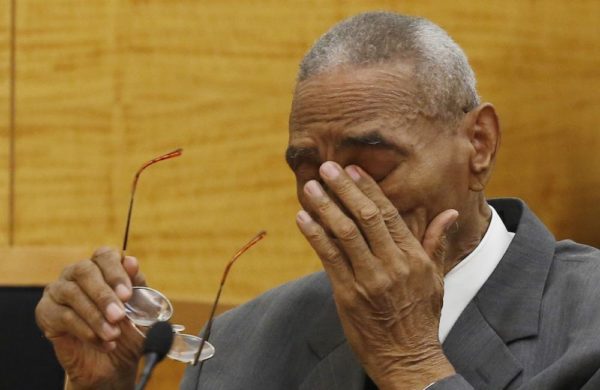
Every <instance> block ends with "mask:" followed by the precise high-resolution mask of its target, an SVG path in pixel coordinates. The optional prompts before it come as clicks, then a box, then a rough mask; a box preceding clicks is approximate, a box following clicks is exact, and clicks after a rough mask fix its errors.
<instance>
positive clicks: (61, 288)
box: [46, 281, 121, 341]
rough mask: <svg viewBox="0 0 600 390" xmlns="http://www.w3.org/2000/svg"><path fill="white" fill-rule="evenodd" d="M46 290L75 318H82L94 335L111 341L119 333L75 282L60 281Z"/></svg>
mask: <svg viewBox="0 0 600 390" xmlns="http://www.w3.org/2000/svg"><path fill="white" fill-rule="evenodd" d="M46 291H47V293H48V296H49V297H50V298H51V299H52V300H53V301H54V302H55V303H57V304H59V305H61V306H65V307H68V308H69V309H71V310H72V311H73V312H74V314H75V315H76V316H77V318H80V319H82V320H83V321H84V322H85V323H86V324H87V326H88V327H89V328H90V329H92V330H93V331H94V333H95V335H96V336H98V337H99V338H101V339H102V340H104V341H111V340H114V339H116V338H117V337H119V335H120V334H121V332H120V330H119V328H118V327H117V326H114V325H111V324H109V323H108V322H107V321H106V319H105V318H104V315H103V314H102V313H101V312H100V310H98V307H96V305H95V304H94V302H92V301H91V300H90V298H89V297H88V296H87V295H86V294H85V293H84V292H83V291H82V290H81V288H80V287H79V286H78V285H77V283H75V282H71V281H61V282H56V283H52V284H50V285H49V286H48V287H47V288H46Z"/></svg>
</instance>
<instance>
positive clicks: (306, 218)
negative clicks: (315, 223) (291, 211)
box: [296, 210, 312, 223]
mask: <svg viewBox="0 0 600 390" xmlns="http://www.w3.org/2000/svg"><path fill="white" fill-rule="evenodd" d="M296 219H297V220H298V222H300V223H308V222H310V221H312V218H311V217H310V215H309V214H308V213H307V212H306V211H304V210H300V211H298V214H296Z"/></svg>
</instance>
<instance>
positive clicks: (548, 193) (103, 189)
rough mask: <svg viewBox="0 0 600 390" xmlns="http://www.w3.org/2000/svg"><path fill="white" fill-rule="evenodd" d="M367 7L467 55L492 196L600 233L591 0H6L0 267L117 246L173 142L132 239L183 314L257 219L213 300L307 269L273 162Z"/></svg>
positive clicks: (19, 273) (43, 272) (21, 280)
mask: <svg viewBox="0 0 600 390" xmlns="http://www.w3.org/2000/svg"><path fill="white" fill-rule="evenodd" d="M377 9H386V10H396V11H399V12H403V13H408V14H413V15H420V16H424V17H426V18H429V19H431V20H432V21H434V22H435V23H437V24H439V25H440V26H441V27H443V28H445V29H446V30H447V31H448V32H449V34H450V35H451V36H452V37H453V38H454V39H455V40H456V41H457V42H458V43H459V44H460V45H461V46H462V47H463V49H464V50H465V52H466V53H467V55H468V57H469V59H470V62H471V64H472V66H473V68H474V69H475V72H476V74H477V77H478V82H479V92H480V95H481V96H482V97H483V100H485V101H489V102H492V103H493V104H494V105H495V106H496V108H497V110H498V112H499V114H500V119H501V125H502V128H503V131H504V135H503V145H502V148H501V152H500V156H499V161H498V164H497V167H496V172H495V175H494V178H493V180H492V182H491V185H490V187H489V191H488V196H490V197H497V196H517V197H520V198H522V199H524V200H525V201H526V202H528V203H529V205H530V207H531V208H532V209H533V210H534V211H535V212H536V213H537V214H538V215H539V216H540V218H541V219H542V220H543V221H544V222H545V223H546V224H547V226H548V227H549V228H550V229H551V230H552V231H553V232H554V233H555V235H556V237H557V238H573V239H575V240H577V241H580V242H583V243H587V244H590V245H595V246H600V233H599V232H600V153H599V151H600V128H599V127H598V125H597V121H598V119H599V115H598V107H600V38H599V37H600V23H598V21H599V17H600V2H598V1H596V0H579V1H568V2H567V1H564V0H546V1H544V2H541V1H534V0H505V1H502V2H488V1H486V2H483V1H482V2H473V1H467V0H459V1H457V0H452V1H450V0H448V1H446V0H443V1H423V0H421V1H416V0H415V1H369V0H360V1H344V0H321V1H300V0H295V1H291V0H286V1H281V0H277V1H276V0H271V1H256V0H252V1H250V0H221V1H200V0H86V1H79V0H44V1H41V0H0V112H1V113H3V114H0V169H1V170H2V172H3V173H2V175H0V217H1V218H0V284H2V285H15V286H25V285H44V284H46V283H48V282H50V281H52V280H54V279H55V278H56V277H57V276H58V273H59V271H60V269H62V268H63V267H64V266H65V265H66V264H68V263H71V262H74V261H77V260H80V259H82V258H85V257H88V256H89V255H90V254H91V253H92V251H93V250H94V248H96V247H98V246H100V245H110V246H114V247H119V246H120V245H121V242H122V235H123V230H124V226H125V218H126V211H127V206H128V200H129V199H128V198H129V192H130V187H131V181H132V178H133V174H134V173H135V171H136V170H137V169H138V168H139V166H140V165H141V164H142V163H143V162H145V161H146V160H148V159H150V158H152V157H154V156H156V155H159V154H162V153H165V152H168V151H170V150H172V149H175V148H177V147H181V148H183V149H184V154H183V156H182V157H180V158H178V159H175V160H170V161H168V162H164V163H162V164H160V165H156V166H153V167H151V168H150V169H149V170H147V171H146V172H145V173H144V175H143V176H142V178H141V180H140V184H139V186H138V195H137V197H136V207H135V210H134V213H133V221H132V228H131V235H130V246H129V248H130V249H129V252H130V253H131V254H133V255H135V256H137V257H138V258H139V259H140V262H141V264H142V268H143V270H144V272H145V274H146V275H147V278H148V280H149V282H150V284H151V285H152V286H153V287H155V288H157V289H159V290H161V291H163V292H165V293H166V295H167V296H169V297H170V298H172V300H173V303H174V307H175V312H176V313H178V314H176V315H179V316H180V320H179V321H180V322H184V323H186V322H187V325H188V328H189V331H191V332H197V331H198V330H199V329H200V326H201V324H202V321H203V319H204V318H205V317H204V316H205V313H206V305H207V302H209V301H211V300H212V299H213V296H214V294H215V292H216V288H217V285H218V281H219V279H220V274H221V272H222V270H223V267H224V265H225V263H226V262H227V260H228V259H229V258H230V257H231V255H232V254H233V253H234V252H235V251H236V249H237V248H238V247H239V246H241V245H242V244H243V243H244V242H245V241H246V240H248V239H249V238H251V237H252V236H253V235H254V234H255V233H256V232H257V231H258V230H260V229H266V230H267V231H268V233H269V234H268V236H267V238H266V239H265V240H264V241H263V242H261V243H260V244H259V245H258V246H257V247H255V248H253V249H252V250H251V251H250V252H248V253H247V254H246V255H245V256H244V257H243V258H242V259H241V260H240V261H239V263H238V264H237V265H236V267H234V269H233V270H232V272H231V274H230V280H229V282H228V285H227V286H226V288H225V292H224V295H223V299H222V301H223V303H224V306H223V308H228V307H232V306H234V305H236V304H239V303H241V302H244V301H246V300H248V299H251V298H252V297H254V296H256V295H257V294H260V293H261V292H263V291H265V290H267V289H269V288H272V287H274V286H276V285H278V284H281V283H283V282H286V281H288V280H291V279H294V278H297V277H299V276H301V275H304V274H307V273H310V272H313V271H318V270H319V269H320V265H319V262H318V260H317V259H316V258H315V256H314V255H313V253H312V252H311V250H310V248H309V247H308V245H307V244H306V243H305V241H304V239H303V238H302V237H301V236H300V234H299V233H298V232H297V229H296V226H295V222H294V216H295V213H296V211H297V210H298V207H299V206H298V204H297V202H296V198H295V186H294V178H293V175H292V174H291V172H290V171H289V170H288V168H287V166H286V165H285V162H284V159H283V153H284V150H285V146H286V142H287V117H288V111H289V107H290V101H291V94H292V89H293V86H294V79H295V73H296V70H297V66H298V62H299V60H300V59H301V57H302V56H303V54H304V53H305V51H306V50H307V49H308V48H309V47H310V46H311V44H312V43H313V42H314V41H315V40H316V39H317V38H318V37H319V36H320V35H321V34H322V33H324V32H325V31H326V30H327V29H328V28H329V27H330V26H332V25H333V24H334V23H336V22H337V21H339V20H341V19H343V18H345V17H347V16H350V15H352V14H355V13H357V12H360V11H364V10H377ZM173 367H175V366H165V367H164V368H163V369H164V370H167V371H168V370H172V371H168V372H167V371H165V374H164V375H163V374H158V375H157V377H156V378H155V382H154V383H153V386H155V388H163V387H164V388H174V387H175V383H177V382H178V380H179V378H178V377H177V376H178V375H176V374H174V373H173V372H179V371H177V370H181V367H183V365H181V366H177V367H175V368H173ZM161 375H162V376H161Z"/></svg>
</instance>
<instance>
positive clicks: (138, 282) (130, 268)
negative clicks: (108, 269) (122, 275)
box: [123, 256, 146, 286]
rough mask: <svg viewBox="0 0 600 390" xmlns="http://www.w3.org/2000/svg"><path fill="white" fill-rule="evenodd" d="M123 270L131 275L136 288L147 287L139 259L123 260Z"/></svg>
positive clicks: (128, 258) (131, 257) (127, 257)
mask: <svg viewBox="0 0 600 390" xmlns="http://www.w3.org/2000/svg"><path fill="white" fill-rule="evenodd" d="M123 268H125V272H127V275H129V279H131V282H132V284H133V285H134V286H146V278H145V277H144V274H143V273H142V272H141V271H140V265H139V261H138V259H137V258H135V257H133V256H125V258H124V259H123Z"/></svg>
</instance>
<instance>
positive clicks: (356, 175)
mask: <svg viewBox="0 0 600 390" xmlns="http://www.w3.org/2000/svg"><path fill="white" fill-rule="evenodd" d="M345 170H346V173H347V174H348V176H350V178H351V179H352V180H354V181H358V180H360V172H359V171H358V169H357V168H356V167H355V166H354V165H350V166H347V167H346V169H345Z"/></svg>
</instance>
